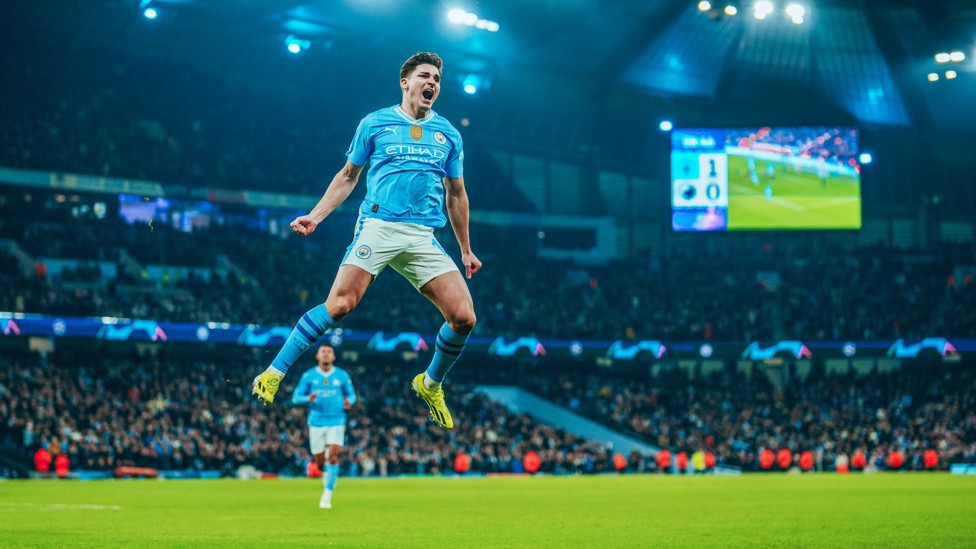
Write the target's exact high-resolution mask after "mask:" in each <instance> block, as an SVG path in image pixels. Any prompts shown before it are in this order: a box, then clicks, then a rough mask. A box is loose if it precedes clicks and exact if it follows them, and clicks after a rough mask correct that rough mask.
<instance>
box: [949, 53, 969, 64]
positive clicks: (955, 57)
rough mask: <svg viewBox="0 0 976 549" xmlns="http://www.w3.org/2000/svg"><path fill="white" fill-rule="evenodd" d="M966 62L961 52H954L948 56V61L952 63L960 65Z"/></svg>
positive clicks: (964, 55)
mask: <svg viewBox="0 0 976 549" xmlns="http://www.w3.org/2000/svg"><path fill="white" fill-rule="evenodd" d="M965 60H966V54H965V53H963V52H961V51H954V52H952V53H950V54H949V61H952V62H953V63H961V62H963V61H965Z"/></svg>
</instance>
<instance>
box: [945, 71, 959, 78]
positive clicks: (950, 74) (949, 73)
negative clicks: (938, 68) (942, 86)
mask: <svg viewBox="0 0 976 549" xmlns="http://www.w3.org/2000/svg"><path fill="white" fill-rule="evenodd" d="M956 76H958V75H957V74H956V71H946V72H945V77H946V80H952V79H953V78H955V77H956Z"/></svg>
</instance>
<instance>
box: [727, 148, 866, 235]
mask: <svg viewBox="0 0 976 549" xmlns="http://www.w3.org/2000/svg"><path fill="white" fill-rule="evenodd" d="M728 160H729V226H728V228H729V229H730V230H735V229H859V228H861V186H860V182H859V180H858V179H857V178H854V177H850V176H840V175H831V176H830V177H829V178H828V179H827V184H826V186H825V185H824V184H823V183H822V182H821V181H820V177H819V176H818V175H817V174H816V173H815V172H802V173H796V172H792V171H787V170H785V169H784V168H786V167H787V165H786V164H780V163H774V167H775V176H776V177H775V179H774V180H770V179H769V178H768V177H767V174H766V164H767V162H766V161H765V160H757V161H756V172H757V173H758V175H759V179H760V182H759V184H758V185H757V184H754V183H752V182H751V181H750V179H749V169H748V165H747V162H746V157H744V156H735V155H729V156H728ZM767 184H768V185H769V186H770V188H771V190H772V197H767V196H766V186H767Z"/></svg>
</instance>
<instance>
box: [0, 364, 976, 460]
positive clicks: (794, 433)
mask: <svg viewBox="0 0 976 549" xmlns="http://www.w3.org/2000/svg"><path fill="white" fill-rule="evenodd" d="M2 361H3V364H2V368H0V397H2V398H0V418H3V422H2V424H0V444H2V445H3V446H7V447H10V446H14V447H17V448H19V449H20V451H21V452H20V454H21V456H22V457H23V458H24V459H27V456H29V455H30V454H32V453H36V452H37V451H38V450H39V449H41V448H44V449H45V450H46V451H47V452H48V453H49V454H51V455H54V456H57V455H58V454H64V455H65V456H67V458H68V461H69V463H70V464H71V467H72V468H73V469H85V470H95V471H112V470H114V469H115V468H117V467H123V466H134V467H151V468H155V469H158V470H195V471H202V470H214V471H219V472H220V474H222V475H225V476H233V475H235V474H236V473H237V471H238V469H239V468H240V467H242V466H245V465H246V466H251V467H254V468H255V469H257V470H260V471H267V472H271V473H276V474H285V475H302V474H304V473H305V471H306V467H307V463H308V460H309V454H308V451H307V431H306V428H305V421H304V420H305V414H306V411H305V409H304V407H301V406H299V407H292V406H290V405H288V403H287V400H284V401H282V402H281V403H276V405H275V406H272V407H270V408H263V407H260V406H259V405H257V404H255V403H254V402H253V401H252V400H251V399H249V398H248V395H246V394H245V393H246V391H247V387H248V385H247V380H246V379H243V374H244V373H249V372H251V371H252V370H254V369H255V368H256V367H257V364H256V357H255V356H254V355H252V354H250V353H247V354H244V355H242V356H239V357H224V358H206V359H203V358H199V357H197V358H162V357H161V358H158V359H157V358H149V357H145V358H141V359H138V358H136V357H120V358H110V359H106V358H105V357H104V356H99V355H96V354H94V353H91V352H87V351H86V352H80V351H74V352H62V351H59V352H58V353H55V354H53V355H50V356H42V355H37V354H32V355H20V356H17V357H10V358H3V359H2ZM468 367H476V366H475V365H469V366H468ZM349 370H350V371H351V373H352V375H353V380H354V384H355V385H356V390H357V393H358V394H359V396H360V401H361V402H360V404H357V405H356V406H355V407H354V408H353V410H352V411H351V412H350V414H349V421H348V430H347V433H348V441H347V445H346V450H345V455H344V459H343V474H345V475H353V476H393V475H402V474H444V473H452V472H458V471H462V472H471V473H522V472H527V471H528V472H535V471H540V472H547V473H553V474H571V473H583V474H587V473H599V472H606V471H624V472H652V471H665V472H673V469H672V467H673V466H675V465H677V463H679V462H680V459H681V458H678V456H682V455H683V456H685V458H684V459H687V456H693V455H695V454H696V453H698V454H702V455H708V456H711V459H712V460H713V465H714V464H717V465H726V466H728V465H731V466H735V467H740V468H742V469H743V470H747V471H752V470H760V471H761V470H784V469H787V468H790V467H793V466H797V465H798V462H800V456H801V455H802V454H804V453H807V452H809V453H810V454H811V455H812V456H816V458H815V459H816V460H817V462H816V463H811V464H810V466H811V467H816V468H817V469H820V470H828V471H830V470H835V469H837V468H838V467H839V466H840V464H841V463H844V464H848V463H850V464H851V467H852V468H853V469H855V470H857V469H867V468H876V469H910V470H924V469H932V468H943V469H944V468H946V467H948V465H949V464H951V463H955V462H970V463H971V462H973V461H976V411H974V410H976V375H974V373H973V372H971V371H969V370H968V369H963V368H957V369H953V368H950V367H947V368H946V369H945V370H943V371H932V370H930V369H917V370H905V371H901V372H894V373H887V374H871V375H868V376H866V377H863V378H855V377H853V376H836V375H835V376H828V377H819V378H816V379H807V380H805V381H803V382H799V381H797V382H795V383H793V384H790V385H789V386H788V387H787V388H786V390H785V392H784V393H778V392H777V391H775V390H774V388H773V387H772V386H771V385H770V384H769V383H768V380H767V379H766V378H765V377H764V376H763V375H755V376H743V375H736V376H733V375H728V374H718V375H713V376H711V377H709V378H706V379H699V380H694V381H693V380H689V379H688V377H686V375H685V374H684V373H683V372H679V371H665V372H662V374H661V375H660V376H659V377H658V378H656V379H654V380H637V379H627V378H622V377H608V376H603V375H601V376H599V377H597V376H592V375H591V376H589V377H586V376H581V375H578V374H564V375H562V376H555V377H554V376H552V375H550V374H549V373H541V372H540V373H538V374H535V375H532V374H529V375H526V376H523V377H522V378H521V380H520V383H522V385H523V386H524V387H525V388H526V389H528V390H530V391H534V392H537V393H539V394H540V395H542V396H544V397H546V398H548V399H551V400H552V401H554V402H556V403H558V404H560V405H562V406H565V407H566V408H567V409H568V410H571V411H575V412H577V413H580V414H583V415H585V416H588V417H590V418H592V419H596V420H597V421H600V422H603V423H604V424H606V425H608V426H609V427H611V428H613V429H615V430H618V431H620V432H623V433H626V434H629V435H631V436H633V437H636V438H638V439H640V440H644V441H646V442H648V443H649V444H651V445H656V446H658V447H659V448H661V449H663V450H667V451H668V452H669V453H670V455H672V456H675V457H676V458H678V460H677V462H676V463H674V464H672V463H671V462H666V463H662V462H660V461H659V460H658V458H660V457H661V455H660V454H659V455H641V454H640V453H637V452H634V453H633V454H632V455H630V456H627V457H624V456H616V455H615V454H614V452H613V450H612V448H608V447H607V446H605V445H604V444H601V443H597V442H593V441H586V440H584V439H581V438H580V437H578V436H576V435H573V434H571V433H568V432H565V431H563V430H561V429H559V428H555V427H551V426H545V425H541V424H539V423H537V422H536V421H535V420H533V419H532V418H531V417H530V416H529V415H526V414H522V413H514V412H511V411H510V410H508V409H507V408H506V407H505V406H504V405H502V404H500V403H497V402H493V401H491V400H489V399H488V398H487V397H486V396H485V395H484V394H481V393H477V392H473V391H472V390H471V386H469V385H467V384H465V383H452V384H451V404H452V407H453V408H454V414H455V417H456V419H457V429H456V430H454V431H446V430H443V429H440V428H437V427H436V426H434V425H433V424H432V423H430V422H429V421H428V419H427V417H426V409H425V408H424V407H423V406H422V403H420V402H419V401H417V399H416V398H415V396H414V395H413V394H412V393H411V391H410V389H409V388H408V382H407V380H408V379H409V374H410V373H412V372H411V370H410V368H409V367H408V366H405V365H403V364H397V365H392V364H389V363H386V364H384V363H381V362H375V363H370V364H366V363H361V364H357V365H354V366H351V367H349ZM295 380H297V376H296V377H295V378H294V379H292V380H290V381H292V382H294V381H295ZM292 389H293V387H292V386H291V385H288V384H287V383H286V386H285V388H284V393H282V394H283V395H284V396H285V397H286V398H288V396H289V395H290V391H291V390H292ZM773 452H775V453H776V455H777V457H776V460H777V462H778V463H777V464H776V465H775V466H773V462H772V461H771V460H772V456H773ZM784 452H785V453H786V455H787V456H788V457H787V458H786V461H785V463H784V462H782V459H783V457H782V456H781V455H780V454H782V453H784ZM927 452H929V453H931V452H934V455H935V456H937V462H935V463H928V462H927V458H926V453H927ZM764 453H769V458H768V459H767V458H765V457H764V456H763V454H764ZM896 453H897V454H898V455H899V456H900V459H901V461H900V462H899V463H897V464H894V463H892V462H891V456H892V455H893V454H896ZM461 456H463V458H462V457H461ZM858 456H860V458H859V457H858ZM461 459H463V460H464V462H465V465H464V466H463V468H462V467H461V466H459V465H458V464H459V460H461ZM858 459H861V460H862V461H861V463H858ZM533 462H534V463H533ZM699 468H700V466H699Z"/></svg>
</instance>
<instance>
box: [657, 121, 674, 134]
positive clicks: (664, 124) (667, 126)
mask: <svg viewBox="0 0 976 549" xmlns="http://www.w3.org/2000/svg"><path fill="white" fill-rule="evenodd" d="M657 127H658V128H660V129H661V131H662V132H669V131H671V129H672V128H674V124H672V123H671V121H670V120H662V121H661V123H660V124H658V126H657Z"/></svg>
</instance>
